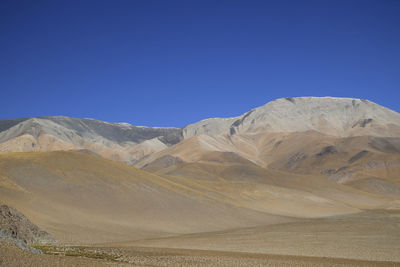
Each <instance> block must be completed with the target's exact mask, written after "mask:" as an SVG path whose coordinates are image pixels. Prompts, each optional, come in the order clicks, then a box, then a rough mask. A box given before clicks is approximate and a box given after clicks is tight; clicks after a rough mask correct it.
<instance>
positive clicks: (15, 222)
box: [0, 205, 56, 244]
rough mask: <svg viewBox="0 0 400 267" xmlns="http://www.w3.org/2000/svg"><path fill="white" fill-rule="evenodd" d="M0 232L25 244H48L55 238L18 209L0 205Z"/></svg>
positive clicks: (53, 241)
mask: <svg viewBox="0 0 400 267" xmlns="http://www.w3.org/2000/svg"><path fill="white" fill-rule="evenodd" d="M0 232H2V236H3V237H7V236H8V237H11V238H14V239H17V240H20V241H22V242H24V243H25V244H48V243H55V242H56V240H55V239H54V238H53V237H52V236H51V235H50V234H49V233H47V232H45V231H43V230H41V229H40V228H39V227H38V226H37V225H35V224H33V223H32V222H31V221H30V220H29V219H28V218H26V217H25V216H24V215H23V214H22V213H21V212H19V211H18V210H16V209H14V208H12V207H10V206H7V205H0Z"/></svg>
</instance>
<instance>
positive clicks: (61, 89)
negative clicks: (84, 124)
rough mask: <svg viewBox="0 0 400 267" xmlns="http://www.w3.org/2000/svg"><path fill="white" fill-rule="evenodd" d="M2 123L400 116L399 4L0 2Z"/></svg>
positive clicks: (378, 0) (347, 0) (385, 0)
mask: <svg viewBox="0 0 400 267" xmlns="http://www.w3.org/2000/svg"><path fill="white" fill-rule="evenodd" d="M0 92H1V95H0V99H1V104H0V119H5V118H16V117H29V116H45V115H65V116H72V117H89V118H95V119H100V120H106V121H111V122H129V123H132V124H134V125H148V126H176V127H182V126H184V125H186V124H188V123H193V122H196V121H198V120H201V119H205V118H208V117H228V116H236V115H240V114H242V113H244V112H246V111H248V110H250V109H252V108H254V107H257V106H260V105H263V104H265V103H267V102H269V101H271V100H274V99H276V98H280V97H289V96H339V97H355V98H365V99H369V100H371V101H374V102H377V103H379V104H381V105H384V106H387V107H389V108H391V109H394V110H396V111H397V112H399V111H400V1H398V0H393V1H391V0H375V1H368V0H362V1H354V0H342V1H341V0H322V1H321V0H316V1H301V0H293V1H282V0H276V1H266V0H264V1H251V0H243V1H233V0H229V1H218V0H212V1H205V0H202V1H197V0H196V1H195V0H193V1H192V0H185V1H168V0H159V1H151V0H141V1H139V0H138V1H135V0H129V1H122V0H115V1H114V0H108V1H101V0H93V1H87V0H79V1H73V0H65V1H61V0H60V1H54V0H49V1H40V0H36V1H32V0H29V1H22V0H21V1H20V0H11V1H6V0H2V1H0Z"/></svg>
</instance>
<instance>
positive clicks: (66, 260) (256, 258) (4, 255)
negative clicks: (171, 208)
mask: <svg viewBox="0 0 400 267" xmlns="http://www.w3.org/2000/svg"><path fill="white" fill-rule="evenodd" d="M41 248H42V249H43V250H44V251H45V252H46V253H47V254H45V255H38V254H32V253H29V252H27V251H23V250H21V249H19V248H17V247H15V246H13V245H12V244H10V243H7V242H4V241H3V242H0V266H165V267H167V266H168V267H169V266H311V267H312V266H400V263H396V262H388V261H386V262H379V261H363V260H349V259H338V258H323V257H302V256H284V255H267V254H252V253H240V252H222V251H206V250H187V249H166V248H141V247H124V248H122V247H119V248H111V247H101V248H99V247H41Z"/></svg>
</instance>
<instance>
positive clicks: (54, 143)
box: [0, 117, 182, 163]
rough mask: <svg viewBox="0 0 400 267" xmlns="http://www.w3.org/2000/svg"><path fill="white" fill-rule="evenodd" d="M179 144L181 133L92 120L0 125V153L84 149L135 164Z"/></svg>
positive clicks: (31, 120) (28, 120) (18, 121)
mask: <svg viewBox="0 0 400 267" xmlns="http://www.w3.org/2000/svg"><path fill="white" fill-rule="evenodd" d="M180 140H182V134H181V129H177V128H152V127H139V126H133V125H130V124H127V123H108V122H104V121H98V120H93V119H75V118H68V117H37V118H25V119H11V120H2V121H0V152H16V151H53V150H80V149H87V150H89V151H92V152H93V153H95V154H99V155H101V156H103V157H105V158H109V159H113V160H117V161H122V162H127V163H130V162H134V161H135V160H137V159H140V158H143V157H144V156H146V155H147V154H149V153H152V152H154V151H159V150H162V149H164V148H166V147H168V146H171V145H174V144H176V143H178V142H179V141H180Z"/></svg>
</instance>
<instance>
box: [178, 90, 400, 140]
mask: <svg viewBox="0 0 400 267" xmlns="http://www.w3.org/2000/svg"><path fill="white" fill-rule="evenodd" d="M367 126H368V127H367ZM360 128H361V129H360ZM310 130H313V131H317V132H321V133H323V134H327V135H332V136H358V135H375V136H398V135H399V133H400V115H399V114H398V113H396V112H394V111H392V110H390V109H387V108H385V107H383V106H380V105H378V104H376V103H373V102H371V101H369V100H365V99H356V98H339V97H286V98H279V99H276V100H274V101H271V102H268V103H266V104H265V105H263V106H261V107H258V108H255V109H253V110H250V111H249V112H247V113H245V114H243V115H241V116H238V117H234V118H225V119H213V120H203V121H200V122H198V123H195V124H191V125H188V126H186V127H185V128H184V131H183V134H184V137H185V138H188V137H191V136H194V135H198V134H222V133H230V134H235V133H238V132H242V133H243V132H260V131H267V132H305V131H310Z"/></svg>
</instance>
